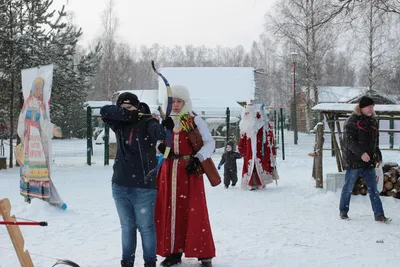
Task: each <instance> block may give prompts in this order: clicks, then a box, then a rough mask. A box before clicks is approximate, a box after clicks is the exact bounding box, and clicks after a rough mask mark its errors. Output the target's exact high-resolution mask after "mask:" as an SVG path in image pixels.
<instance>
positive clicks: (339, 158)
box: [325, 114, 343, 172]
mask: <svg viewBox="0 0 400 267" xmlns="http://www.w3.org/2000/svg"><path fill="white" fill-rule="evenodd" d="M325 115H326V120H327V121H332V123H328V125H329V129H330V130H331V138H332V144H333V149H334V151H335V156H336V163H337V168H338V172H342V171H343V168H342V156H341V155H342V154H341V153H340V150H339V145H338V143H337V140H336V135H335V127H334V126H335V124H334V122H333V121H334V119H335V117H334V116H329V115H328V114H325Z"/></svg>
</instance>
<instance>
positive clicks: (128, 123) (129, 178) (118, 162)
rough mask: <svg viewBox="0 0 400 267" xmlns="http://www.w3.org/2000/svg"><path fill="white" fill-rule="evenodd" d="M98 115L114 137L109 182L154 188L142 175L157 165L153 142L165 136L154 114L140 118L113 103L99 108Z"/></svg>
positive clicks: (150, 180)
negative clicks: (112, 164)
mask: <svg viewBox="0 0 400 267" xmlns="http://www.w3.org/2000/svg"><path fill="white" fill-rule="evenodd" d="M100 114H101V116H102V119H103V121H104V122H105V123H106V124H108V125H109V126H110V128H111V129H112V130H113V131H114V132H115V136H116V139H117V155H116V158H115V162H114V166H113V169H114V174H113V177H112V183H116V184H118V185H122V186H127V187H139V188H154V189H155V188H156V184H157V182H156V181H155V180H154V179H152V178H145V177H146V175H147V174H148V173H149V172H150V171H151V170H152V169H153V168H154V167H156V166H157V159H156V143H157V140H163V139H164V138H165V130H164V127H163V126H162V125H161V124H159V122H158V121H157V120H156V119H154V118H153V117H142V118H141V117H138V112H137V111H129V110H127V109H124V108H120V107H118V106H116V105H108V106H104V107H102V108H101V110H100Z"/></svg>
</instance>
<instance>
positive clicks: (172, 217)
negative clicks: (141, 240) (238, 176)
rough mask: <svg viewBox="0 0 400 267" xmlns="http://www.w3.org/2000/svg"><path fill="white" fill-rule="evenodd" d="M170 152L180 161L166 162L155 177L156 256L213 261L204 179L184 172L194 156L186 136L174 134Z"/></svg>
mask: <svg viewBox="0 0 400 267" xmlns="http://www.w3.org/2000/svg"><path fill="white" fill-rule="evenodd" d="M210 137H211V136H210ZM171 151H172V152H174V153H175V155H179V157H178V158H177V159H172V158H168V159H166V160H165V162H164V164H163V165H162V167H161V169H160V170H159V173H158V177H157V178H158V179H157V190H158V193H157V201H156V211H155V225H156V233H157V254H158V255H160V256H163V257H166V256H169V255H171V254H172V253H184V254H185V257H195V258H213V257H215V246H214V240H213V236H212V232H211V226H210V221H209V217H208V210H207V202H206V195H205V190H204V179H203V175H188V174H187V172H186V167H187V165H188V163H189V160H188V158H189V156H190V155H194V152H193V149H192V147H191V145H190V143H189V140H188V137H187V133H186V132H184V131H179V132H174V133H173V136H172V146H171Z"/></svg>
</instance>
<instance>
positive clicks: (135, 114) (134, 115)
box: [123, 109, 139, 124]
mask: <svg viewBox="0 0 400 267" xmlns="http://www.w3.org/2000/svg"><path fill="white" fill-rule="evenodd" d="M123 110H124V113H125V116H126V118H127V119H128V121H129V123H132V124H136V123H137V122H138V121H139V111H138V110H127V109H123Z"/></svg>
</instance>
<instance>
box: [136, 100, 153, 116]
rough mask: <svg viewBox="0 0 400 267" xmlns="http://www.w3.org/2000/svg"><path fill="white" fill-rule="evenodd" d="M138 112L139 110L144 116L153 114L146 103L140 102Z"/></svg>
mask: <svg viewBox="0 0 400 267" xmlns="http://www.w3.org/2000/svg"><path fill="white" fill-rule="evenodd" d="M138 110H139V112H141V113H143V114H151V110H150V107H149V105H147V104H146V103H144V102H140V104H139V108H138Z"/></svg>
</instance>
